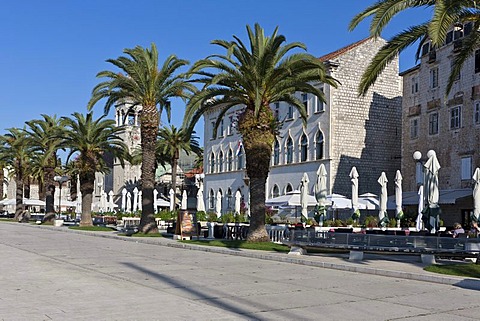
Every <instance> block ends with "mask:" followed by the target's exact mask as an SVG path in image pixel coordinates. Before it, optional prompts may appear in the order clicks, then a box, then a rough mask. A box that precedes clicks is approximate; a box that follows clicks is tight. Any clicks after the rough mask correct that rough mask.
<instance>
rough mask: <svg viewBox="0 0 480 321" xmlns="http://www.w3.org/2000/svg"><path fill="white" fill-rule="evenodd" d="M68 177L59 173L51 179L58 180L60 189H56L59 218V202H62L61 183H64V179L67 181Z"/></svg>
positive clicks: (60, 210) (60, 208)
mask: <svg viewBox="0 0 480 321" xmlns="http://www.w3.org/2000/svg"><path fill="white" fill-rule="evenodd" d="M68 179H69V177H68V176H65V175H63V176H60V175H57V176H55V177H54V178H53V180H54V181H55V182H58V186H59V188H60V190H59V191H58V218H61V214H62V207H61V202H62V185H63V183H65V182H66V181H68Z"/></svg>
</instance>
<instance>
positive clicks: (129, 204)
mask: <svg viewBox="0 0 480 321" xmlns="http://www.w3.org/2000/svg"><path fill="white" fill-rule="evenodd" d="M131 211H132V193H130V192H127V203H126V212H131Z"/></svg>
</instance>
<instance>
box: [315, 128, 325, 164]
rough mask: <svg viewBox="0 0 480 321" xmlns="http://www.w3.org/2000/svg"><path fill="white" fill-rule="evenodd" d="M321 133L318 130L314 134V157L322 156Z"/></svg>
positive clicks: (319, 157) (320, 157)
mask: <svg viewBox="0 0 480 321" xmlns="http://www.w3.org/2000/svg"><path fill="white" fill-rule="evenodd" d="M323 145H324V144H323V134H322V132H321V131H320V130H319V131H318V132H317V135H316V136H315V159H322V158H323Z"/></svg>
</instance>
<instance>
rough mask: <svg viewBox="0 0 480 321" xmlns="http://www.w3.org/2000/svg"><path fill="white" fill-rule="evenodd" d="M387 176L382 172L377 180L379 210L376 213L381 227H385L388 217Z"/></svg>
mask: <svg viewBox="0 0 480 321" xmlns="http://www.w3.org/2000/svg"><path fill="white" fill-rule="evenodd" d="M387 183H388V179H387V175H386V174H385V172H382V174H381V175H380V177H379V178H378V184H380V187H381V188H380V201H379V203H380V210H379V211H378V221H379V222H380V224H381V225H382V226H386V225H387V222H388V215H387V199H388V195H387Z"/></svg>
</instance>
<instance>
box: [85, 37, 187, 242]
mask: <svg viewBox="0 0 480 321" xmlns="http://www.w3.org/2000/svg"><path fill="white" fill-rule="evenodd" d="M124 53H125V54H126V55H127V56H121V57H119V58H117V59H108V60H107V62H109V63H111V64H113V65H114V66H116V67H118V68H119V69H120V70H121V71H122V72H123V73H124V74H122V73H118V72H112V71H101V72H99V73H98V74H97V77H100V78H104V77H105V78H107V80H105V81H104V82H101V83H100V84H98V85H97V86H96V87H95V88H94V89H93V93H92V98H91V100H90V102H89V103H88V107H89V108H92V107H93V105H95V103H97V102H98V101H99V100H100V99H102V98H107V101H106V103H105V113H107V112H108V111H109V110H110V107H111V106H112V105H113V104H115V103H118V102H125V101H126V102H128V103H130V104H132V106H137V105H141V106H142V112H141V115H140V131H141V147H142V167H141V171H142V174H141V180H142V195H143V199H142V217H141V219H140V229H141V231H142V232H144V233H156V232H158V228H157V225H156V224H155V217H154V211H153V189H154V186H155V147H156V141H157V133H158V128H159V123H160V115H161V113H162V111H163V110H165V111H166V112H167V117H168V120H169V121H170V114H171V110H170V101H169V99H170V98H172V97H181V98H188V97H189V92H190V91H194V90H195V87H194V86H193V85H192V84H190V83H188V82H186V81H185V80H184V78H183V76H181V75H175V73H176V72H177V70H178V69H179V68H180V67H182V66H185V65H187V64H188V62H187V61H186V60H182V59H178V58H177V57H176V56H175V55H171V56H169V57H168V58H167V59H166V60H165V62H164V63H163V65H162V66H159V62H158V52H157V48H156V46H155V44H152V45H151V48H150V49H148V48H142V47H140V46H137V47H135V48H133V49H125V50H124Z"/></svg>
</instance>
